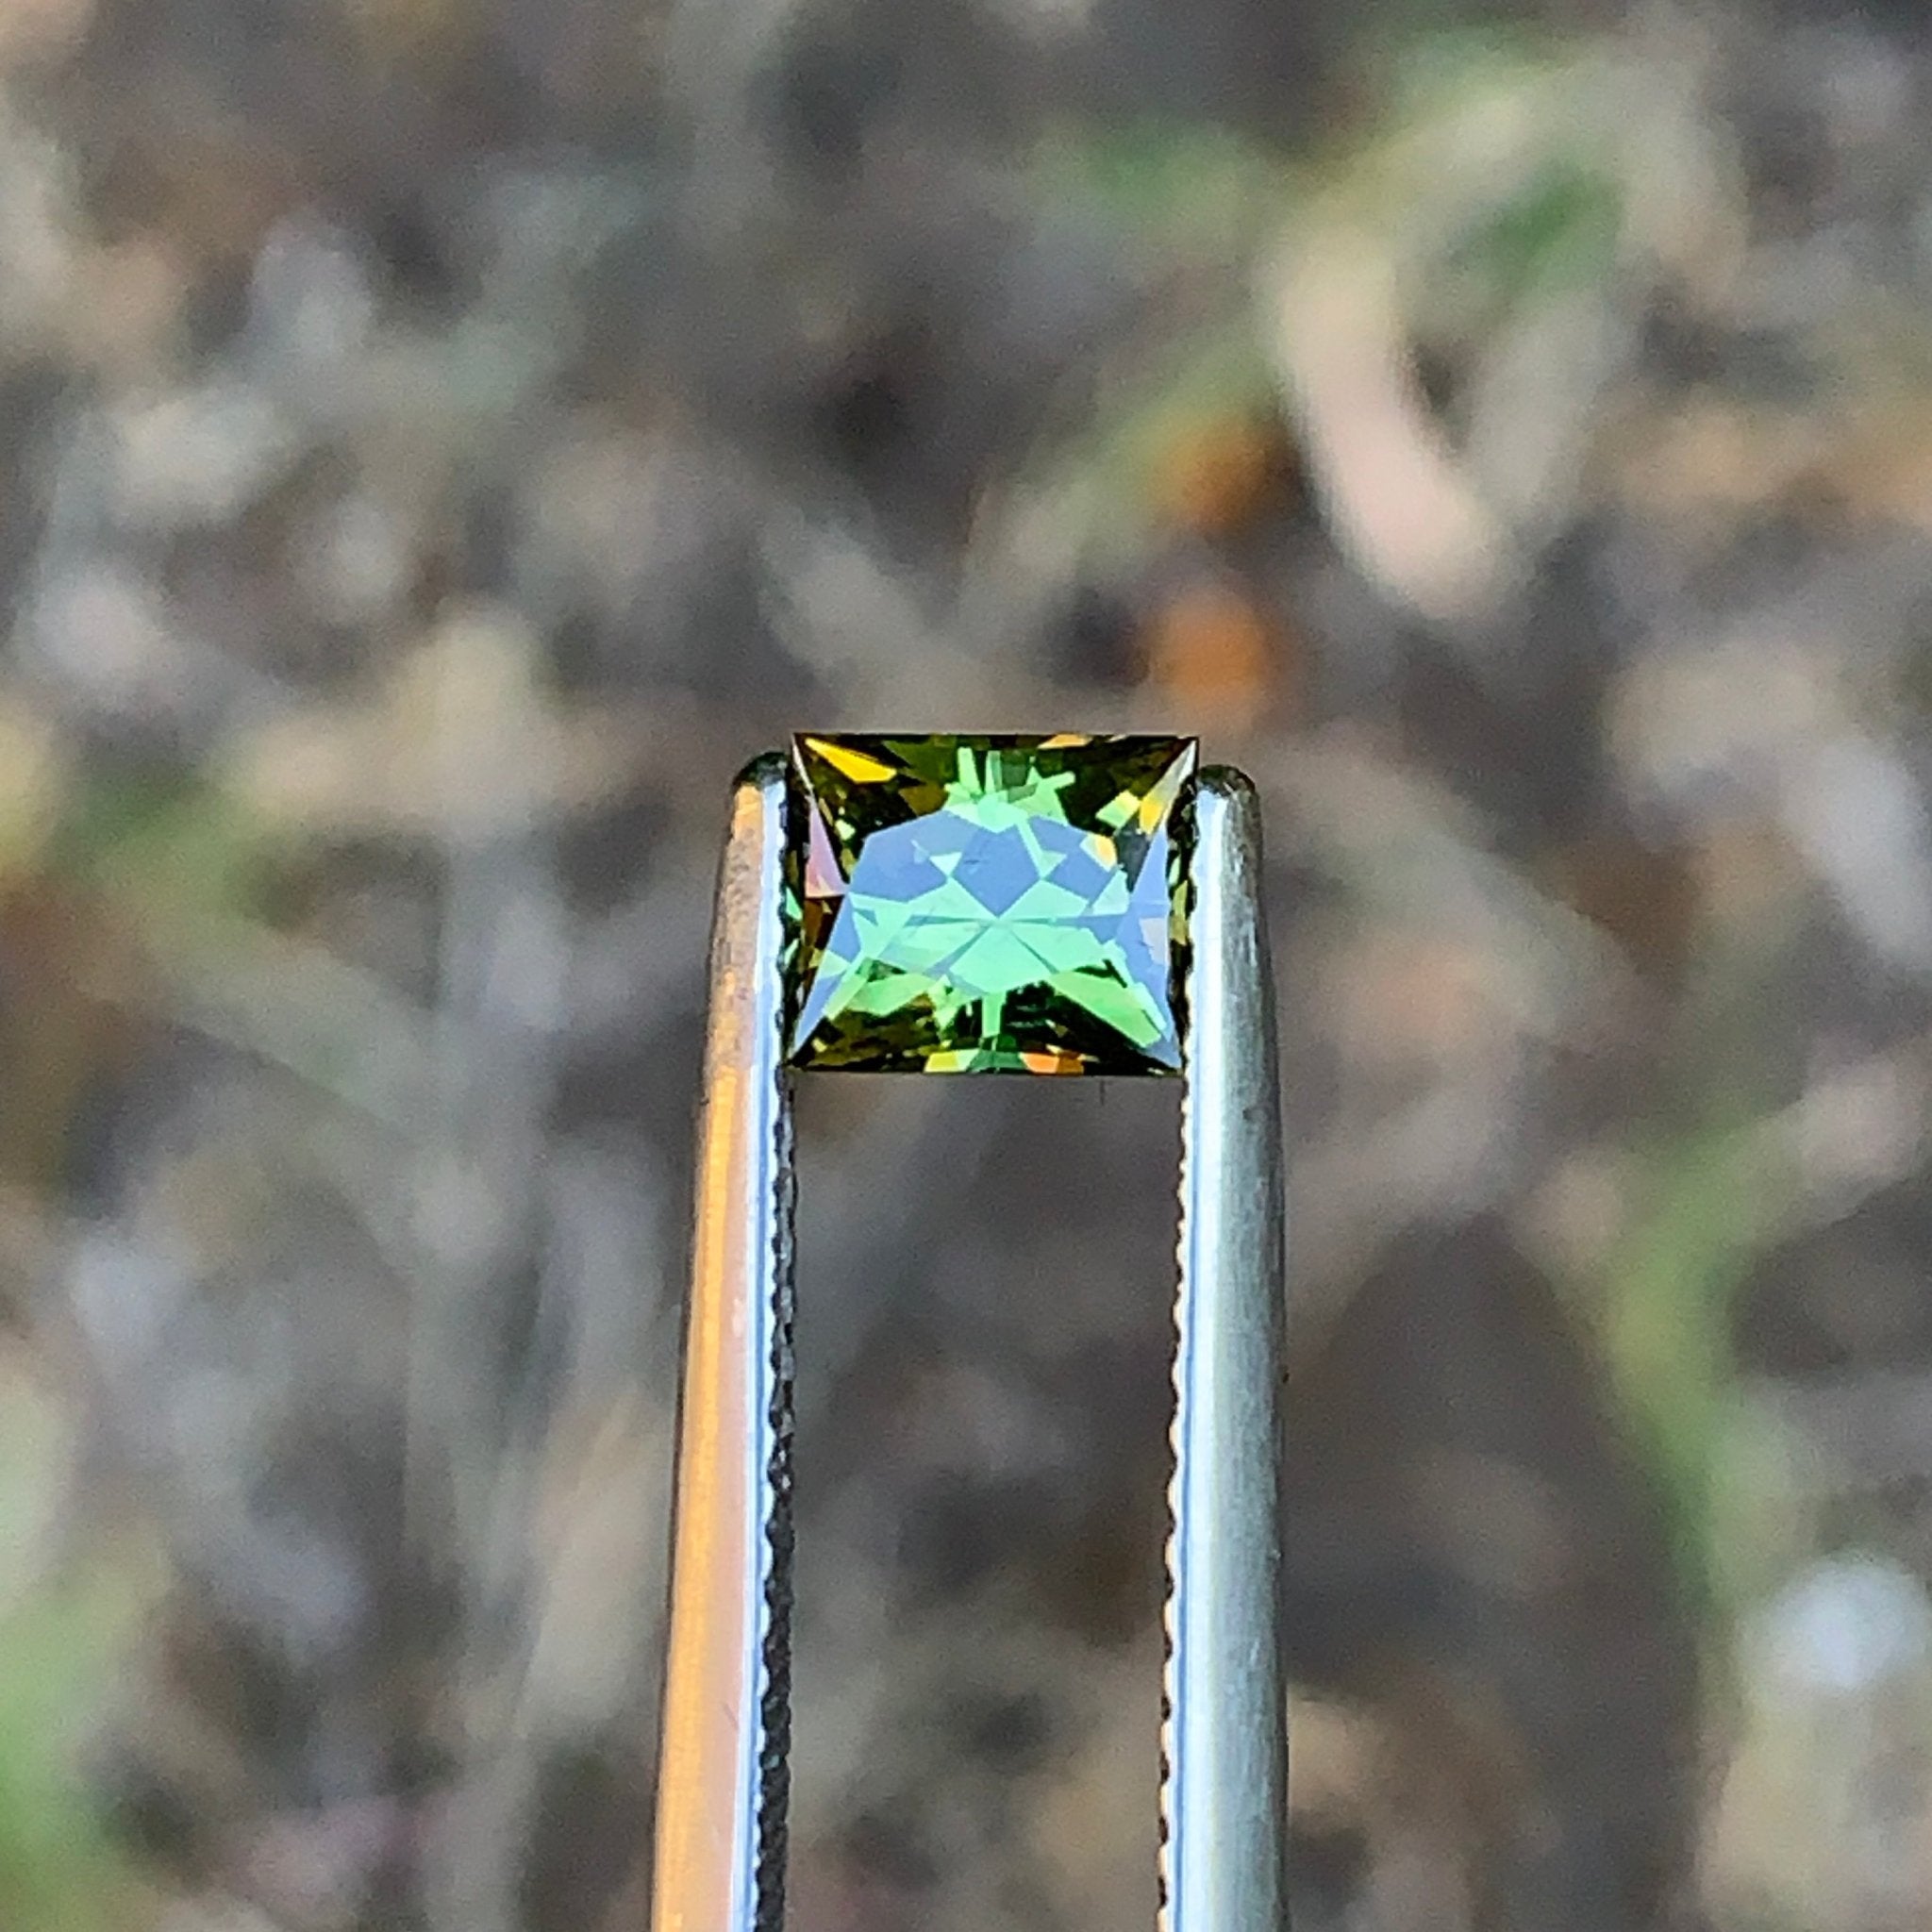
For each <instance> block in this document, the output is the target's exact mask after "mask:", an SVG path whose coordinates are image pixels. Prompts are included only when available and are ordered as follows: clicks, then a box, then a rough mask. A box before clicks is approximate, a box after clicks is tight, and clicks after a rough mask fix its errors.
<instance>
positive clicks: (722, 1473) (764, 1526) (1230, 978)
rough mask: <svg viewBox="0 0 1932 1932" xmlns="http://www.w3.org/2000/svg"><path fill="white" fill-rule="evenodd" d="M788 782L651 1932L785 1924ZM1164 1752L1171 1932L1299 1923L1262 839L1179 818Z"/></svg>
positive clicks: (747, 823) (707, 1188)
mask: <svg viewBox="0 0 1932 1932" xmlns="http://www.w3.org/2000/svg"><path fill="white" fill-rule="evenodd" d="M788 782H789V781H788V767H787V764H786V761H785V760H784V759H783V758H780V757H778V756H776V755H773V756H769V757H767V758H760V759H758V761H757V762H756V763H754V764H753V765H752V766H750V767H749V768H748V769H747V771H746V772H745V773H744V774H743V776H742V777H741V779H740V780H739V782H738V785H737V787H736V789H735V790H734V792H733V795H732V802H731V822H730V830H729V834H728V836H727V840H726V844H725V851H724V864H723V868H722V870H721V873H720V877H719V887H718V905H717V918H716V924H715V926H714V930H713V935H712V951H711V994H710V1014H709V1023H708V1035H707V1040H706V1047H705V1075H704V1099H703V1110H702V1114H701V1118H700V1121H699V1126H698V1169H697V1176H698V1177H697V1213H696V1231H695V1239H694V1242H693V1249H692V1266H691V1300H690V1305H689V1309H688V1314H687V1323H688V1326H687V1331H686V1341H685V1361H684V1384H683V1403H682V1412H681V1420H680V1440H679V1447H678V1470H677V1490H676V1504H675V1523H674V1531H673V1552H672V1600H671V1621H670V1638H669V1657H668V1663H667V1671H666V1678H665V1692H664V1706H663V1717H662V1724H663V1729H662V1740H661V1748H660V1756H659V1766H658V1836H657V1857H656V1865H655V1879H654V1907H653V1918H652V1926H653V1932H781V1928H782V1926H783V1924H784V1913H785V1902H784V1877H785V1849H786V1848H785V1819H786V1807H787V1799H788V1795H789V1783H790V1756H791V1730H790V1701H791V1699H790V1691H791V1682H790V1662H791V1628H790V1610H791V1543H792V1529H791V1400H792V1398H791V1379H792V1339H791V1324H792V1194H793V1179H792V1160H791V1102H790V1079H791V1076H790V1075H789V1074H788V1073H787V1071H786V1068H785V1064H784V1039H783V1025H784V1010H783V1009H784V994H783V988H782V973H781V965H782V947H783V931H782V925H781V917H782V884H783V863H784V852H785V839H786V832H787V824H788V815H789V808H788ZM1191 810H1192V814H1193V825H1192V838H1191V841H1189V843H1190V847H1191V858H1190V860H1189V868H1190V875H1189V879H1188V889H1189V891H1188V901H1187V903H1188V906H1189V908H1190V910H1189V938H1190V941H1191V943H1190V946H1189V948H1188V957H1189V959H1190V962H1191V963H1190V966H1189V969H1188V979H1187V984H1186V988H1185V992H1186V1010H1187V1033H1188V1038H1187V1053H1186V1070H1185V1076H1184V1085H1185V1094H1184V1101H1183V1129H1182V1155H1181V1178H1180V1195H1181V1235H1180V1281H1179V1292H1178V1298H1177V1303H1176V1347H1175V1355H1174V1389H1175V1404H1174V1484H1173V1492H1172V1501H1173V1533H1172V1537H1171V1540H1170V1542H1169V1546H1168V1603H1167V1628H1168V1662H1167V1676H1166V1685H1165V1705H1164V1709H1165V1716H1164V1722H1163V1730H1162V1774H1161V1790H1160V1804H1161V1832H1162V1838H1161V1879H1162V1884H1161V1917H1160V1924H1161V1927H1162V1928H1163V1932H1281V1928H1283V1927H1284V1926H1285V1925H1286V1924H1287V1899H1286V1881H1285V1869H1284V1868H1285V1845H1286V1837H1287V1731H1286V1724H1285V1718H1284V1701H1283V1700H1284V1681H1283V1675H1282V1667H1281V1640H1282V1628H1281V1589H1280V1586H1281V1509H1280V1466H1281V1465H1280V1456H1281V1450H1280V1426H1281V1407H1282V1404H1281V1394H1282V1382H1281V1361H1282V1345H1281V1344H1282V1335H1281V1328H1282V1228H1283V1210H1282V1180H1281V1141H1280V1126H1279V1116H1278V1100H1277V1088H1276V1075H1275V1049H1274V1006H1273V994H1272V988H1271V981H1270V974H1269V970H1268V957H1267V945H1266V934H1265V928H1264V926H1263V924H1262V919H1261V910H1260V824H1259V813H1258V809H1257V802H1256V799H1255V795H1254V791H1253V789H1252V788H1251V787H1250V785H1249V784H1248V782H1247V780H1246V779H1244V778H1242V777H1241V775H1240V774H1238V773H1234V772H1229V771H1224V770H1213V769H1210V770H1208V771H1206V772H1204V773H1202V774H1201V776H1200V778H1199V779H1198V781H1197V783H1196V785H1195V788H1194V791H1193V793H1192V798H1191Z"/></svg>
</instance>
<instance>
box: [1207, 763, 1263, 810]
mask: <svg viewBox="0 0 1932 1932" xmlns="http://www.w3.org/2000/svg"><path fill="white" fill-rule="evenodd" d="M1194 783H1195V786H1196V788H1197V789H1198V790H1199V791H1205V792H1208V793H1209V794H1210V795H1211V796H1213V797H1215V798H1224V799H1226V800H1228V801H1229V803H1231V804H1233V803H1239V804H1241V805H1252V804H1255V803H1257V801H1258V800H1259V797H1260V794H1259V792H1257V791H1256V789H1255V781H1254V780H1253V779H1252V778H1251V777H1249V776H1248V774H1246V773H1245V772H1241V771H1237V770H1236V769H1235V767H1234V766H1233V765H1203V766H1202V767H1201V770H1200V773H1199V774H1198V775H1197V776H1196V777H1195V780H1194Z"/></svg>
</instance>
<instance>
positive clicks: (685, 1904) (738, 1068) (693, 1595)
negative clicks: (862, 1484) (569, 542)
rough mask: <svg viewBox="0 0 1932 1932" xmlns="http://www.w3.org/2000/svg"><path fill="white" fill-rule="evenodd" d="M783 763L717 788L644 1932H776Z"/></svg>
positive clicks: (783, 1771) (787, 1376) (781, 1575)
mask: <svg viewBox="0 0 1932 1932" xmlns="http://www.w3.org/2000/svg"><path fill="white" fill-rule="evenodd" d="M785 827H786V775H785V762H784V760H783V759H782V758H777V757H775V756H774V757H769V758H760V759H759V760H758V762H757V763H756V764H754V765H752V766H751V767H750V768H749V769H748V770H747V771H746V772H745V774H744V775H743V776H742V777H741V779H740V780H739V783H738V785H737V787H736V789H735V791H733V793H732V800H731V825H730V831H729V834H728V836H727V839H726V842H725V848H724V864H723V866H722V869H721V871H720V874H719V881H718V905H717V915H716V921H715V924H714V926H713V929H712V937H711V996H710V1016H709V1022H708V1032H707V1036H706V1041H705V1078H704V1089H703V1111H702V1113H701V1115H700V1117H699V1122H698V1150H697V1181H696V1193H697V1205H696V1225H695V1230H694V1234H693V1240H692V1248H691V1300H690V1304H689V1307H688V1310H687V1314H686V1324H687V1325H686V1331H685V1355H684V1384H683V1400H682V1407H681V1412H680V1417H679V1436H678V1463H677V1500H676V1505H675V1521H674V1527H673V1533H672V1585H671V1627H670V1638H669V1653H668V1662H667V1665H666V1674H665V1686H664V1707H663V1719H662V1724H663V1730H662V1741H661V1746H660V1752H659V1759H658V1841H657V1862H656V1868H655V1870H656V1876H655V1885H654V1892H655V1896H654V1904H653V1908H652V1920H651V1923H652V1927H653V1932H774V1928H775V1927H776V1926H777V1925H778V1924H780V1920H781V1914H782V1909H783V1903H782V1888H783V1877H784V1822H785V1821H784V1807H785V1786H786V1777H787V1769H788V1767H787V1758H788V1754H789V1748H790V1737H789V1712H788V1700H789V1691H790V1684H789V1649H790V1633H789V1630H788V1628H787V1622H788V1611H789V1605H790V1590H791V1577H790V1560H789V1559H790V1551H791V1471H790V1460H789V1458H790V1453H791V1426H790V1424H791V1241H792V1231H791V1107H790V1101H789V1086H788V1076H787V1074H786V1073H785V1071H784V1066H783V1058H782V1055H783V1039H782V1032H781V1028H782V1020H783V1014H782V1001H781V993H780V972H779V964H780V960H779V948H780V943H781V932H780V924H779V921H780V911H781V901H782V892H781V886H782V876H781V865H782V860H783V856H784V841H785Z"/></svg>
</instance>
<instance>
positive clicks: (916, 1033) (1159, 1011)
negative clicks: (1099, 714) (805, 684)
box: [787, 733, 1195, 1074]
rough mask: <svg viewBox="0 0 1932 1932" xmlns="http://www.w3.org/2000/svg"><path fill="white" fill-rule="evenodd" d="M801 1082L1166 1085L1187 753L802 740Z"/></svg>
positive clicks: (947, 740)
mask: <svg viewBox="0 0 1932 1932" xmlns="http://www.w3.org/2000/svg"><path fill="white" fill-rule="evenodd" d="M792 759H793V766H794V770H795V773H796V776H797V779H798V791H799V808H800V811H801V813H802V817H803V823H802V824H801V826H800V827H799V833H798V836H796V837H794V839H793V841H792V844H793V854H792V864H791V877H790V880H789V883H788V891H787V902H788V904H787V912H788V922H789V935H788V936H789V940H790V944H789V947H788V953H789V960H790V967H789V970H790V979H791V1022H790V1033H789V1038H790V1050H791V1060H792V1062H793V1064H794V1065H797V1066H801V1067H836V1068H851V1069H867V1070H872V1071H876V1072H917V1073H929V1074H964V1073H975V1074H976V1073H1030V1074H1172V1073H1177V1072H1178V1071H1179V1070H1180V1065H1181V1041H1180V1026H1179V1024H1178V1021H1177V1018H1176V1009H1175V988H1176V986H1177V984H1178V979H1179V964H1180V958H1179V955H1180V948H1181V946H1182V945H1183V944H1184V942H1185V940H1184V933H1183V930H1182V926H1183V921H1182V918H1181V908H1180V907H1179V905H1178V903H1177V901H1178V890H1179V874H1178V868H1177V865H1176V863H1175V855H1174V818H1175V813H1174V807H1175V804H1176V801H1177V799H1178V798H1179V796H1180V792H1181V789H1182V787H1183V785H1184V784H1185V783H1186V781H1187V780H1188V778H1189V777H1190V776H1191V774H1192V772H1193V769H1194V762H1195V746H1194V741H1193V740H1191V739H1187V738H1154V737H1089V736H1085V735H1081V734H1075V733H1062V734H1060V735H1058V736H1056V737H1051V738H1032V737H1012V736H978V737H937V738H899V737H887V736H876V735H866V736H839V737H831V736H817V735H812V736H800V737H798V738H796V739H794V740H793V741H792Z"/></svg>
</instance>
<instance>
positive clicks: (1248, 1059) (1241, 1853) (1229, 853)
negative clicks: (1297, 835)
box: [1161, 769, 1288, 1932]
mask: <svg viewBox="0 0 1932 1932" xmlns="http://www.w3.org/2000/svg"><path fill="white" fill-rule="evenodd" d="M1190 874H1191V875H1190V881H1189V883H1190V888H1191V892H1190V896H1191V918H1190V938H1191V967H1190V970H1189V977H1188V982H1187V993H1188V1018H1187V1061H1186V1081H1187V1086H1186V1091H1185V1095H1184V1099H1183V1109H1182V1122H1183V1124H1182V1130H1181V1133H1182V1140H1181V1237H1180V1291H1179V1300H1178V1303H1177V1307H1176V1325H1177V1330H1178V1334H1177V1346H1176V1350H1175V1356H1174V1395H1175V1402H1174V1489H1173V1494H1172V1508H1173V1518H1174V1529H1173V1536H1172V1540H1171V1541H1170V1544H1169V1549H1168V1590H1169V1594H1168V1611H1167V1616H1168V1664H1167V1683H1166V1712H1167V1715H1166V1722H1165V1724H1164V1728H1163V1744H1164V1748H1165V1757H1166V1769H1165V1776H1164V1778H1163V1780H1162V1787H1161V1824H1162V1850H1161V1878H1162V1888H1161V1889H1162V1901H1163V1903H1162V1908H1161V1926H1162V1932H1281V1928H1283V1927H1285V1926H1286V1925H1287V1924H1288V1904H1287V1880H1286V1856H1285V1854H1286V1841H1287V1830H1288V1807H1287V1799H1288V1733H1287V1723H1286V1713H1285V1705H1284V1701H1283V1700H1284V1694H1285V1683H1284V1675H1283V1669H1282V1657H1281V1639H1282V1606H1281V1551H1282V1531H1281V1493H1280V1480H1281V1478H1280V1469H1281V1439H1280V1429H1281V1407H1282V1404H1281V1395H1282V1380H1281V1377H1282V1328H1283V1319H1284V1309H1283V1300H1282V1268H1283V1245H1284V1239H1285V1237H1284V1217H1283V1203H1282V1193H1283V1190H1282V1161H1281V1127H1280V1118H1279V1098H1278V1091H1279V1090H1278V1087H1277V1084H1276V1077H1275V1047H1274V991H1273V987H1272V983H1271V977H1270V974H1269V968H1268V944H1267V931H1266V927H1265V926H1264V924H1263V923H1262V917H1261V825H1260V809H1259V806H1258V803H1257V799H1256V797H1255V791H1254V788H1253V787H1252V786H1251V785H1250V784H1249V783H1248V781H1247V780H1246V779H1245V778H1244V777H1242V776H1241V774H1239V773H1238V772H1231V771H1226V770H1222V769H1210V770H1208V771H1205V772H1203V773H1202V774H1201V777H1200V780H1199V783H1198V786H1197V788H1196V791H1195V804H1194V847H1193V858H1192V862H1191V869H1190Z"/></svg>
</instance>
